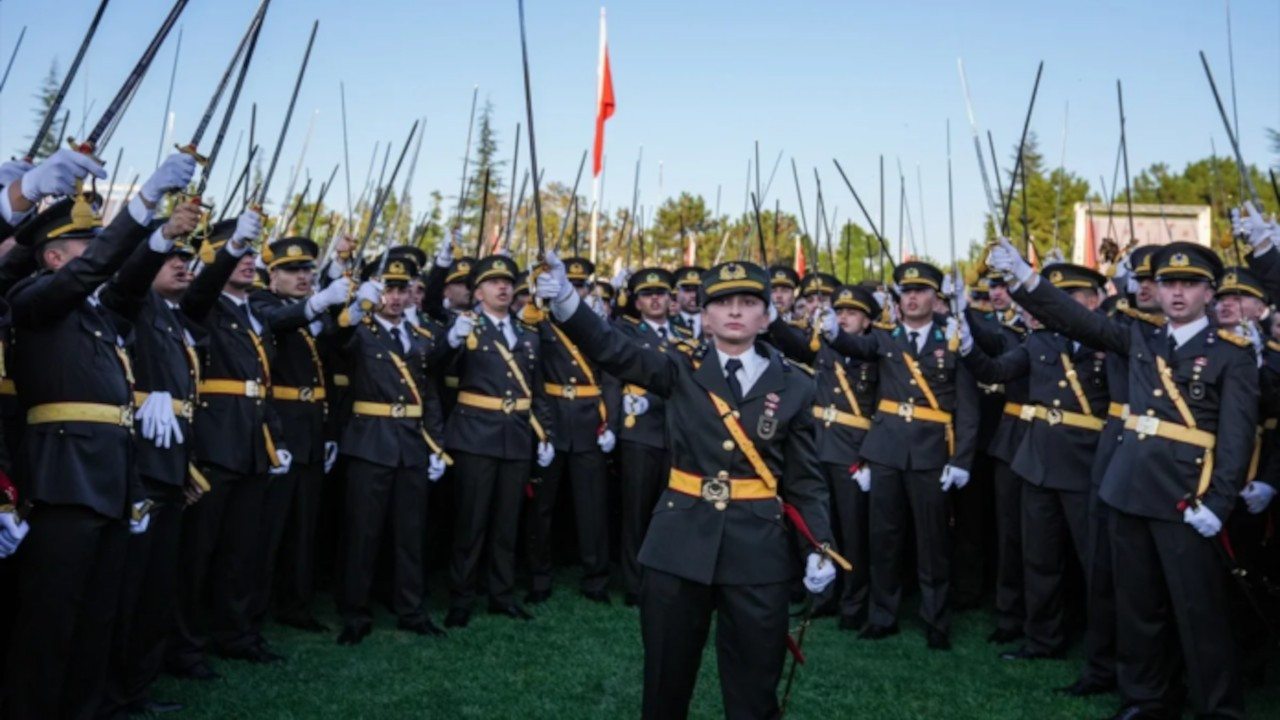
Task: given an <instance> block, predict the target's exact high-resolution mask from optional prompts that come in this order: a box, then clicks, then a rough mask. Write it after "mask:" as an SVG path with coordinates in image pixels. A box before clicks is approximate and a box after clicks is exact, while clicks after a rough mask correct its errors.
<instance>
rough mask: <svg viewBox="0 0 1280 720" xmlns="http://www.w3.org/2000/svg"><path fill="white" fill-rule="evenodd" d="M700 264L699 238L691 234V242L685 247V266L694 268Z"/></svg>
mask: <svg viewBox="0 0 1280 720" xmlns="http://www.w3.org/2000/svg"><path fill="white" fill-rule="evenodd" d="M697 264H698V238H697V237H696V236H695V235H694V234H693V233H689V242H688V243H687V244H686V245H685V247H684V266H685V267H693V266H695V265H697Z"/></svg>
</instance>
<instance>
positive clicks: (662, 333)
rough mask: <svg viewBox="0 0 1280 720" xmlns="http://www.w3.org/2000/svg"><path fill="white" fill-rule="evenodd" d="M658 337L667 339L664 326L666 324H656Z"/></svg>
mask: <svg viewBox="0 0 1280 720" xmlns="http://www.w3.org/2000/svg"><path fill="white" fill-rule="evenodd" d="M658 337H660V338H662V339H663V340H666V339H667V326H666V325H659V326H658Z"/></svg>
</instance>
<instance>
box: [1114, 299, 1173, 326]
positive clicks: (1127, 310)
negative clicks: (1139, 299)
mask: <svg viewBox="0 0 1280 720" xmlns="http://www.w3.org/2000/svg"><path fill="white" fill-rule="evenodd" d="M1116 310H1119V311H1120V312H1122V313H1124V314H1125V315H1128V316H1129V317H1131V318H1133V319H1134V320H1141V321H1142V322H1145V323H1148V324H1150V325H1155V326H1156V327H1164V325H1165V323H1166V322H1168V321H1167V320H1165V318H1164V316H1163V315H1153V314H1152V313H1148V312H1142V311H1141V310H1136V309H1134V308H1131V307H1129V306H1128V305H1126V306H1124V307H1120V305H1119V304H1117V305H1116Z"/></svg>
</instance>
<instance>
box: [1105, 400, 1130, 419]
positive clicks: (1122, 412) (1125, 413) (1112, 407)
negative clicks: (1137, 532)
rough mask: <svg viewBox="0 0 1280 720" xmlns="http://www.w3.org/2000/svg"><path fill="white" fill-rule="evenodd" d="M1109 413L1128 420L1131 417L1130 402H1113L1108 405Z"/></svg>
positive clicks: (1114, 416) (1116, 417)
mask: <svg viewBox="0 0 1280 720" xmlns="http://www.w3.org/2000/svg"><path fill="white" fill-rule="evenodd" d="M1107 415H1108V416H1109V417H1113V418H1115V419H1117V420H1126V419H1128V417H1129V403H1118V402H1113V403H1110V404H1109V405H1107Z"/></svg>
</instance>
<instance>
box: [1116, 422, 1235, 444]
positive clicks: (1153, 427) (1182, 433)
mask: <svg viewBox="0 0 1280 720" xmlns="http://www.w3.org/2000/svg"><path fill="white" fill-rule="evenodd" d="M1124 429H1125V430H1132V431H1134V432H1136V433H1138V439H1139V440H1145V439H1146V438H1147V437H1148V436H1154V437H1162V438H1164V439H1166V440H1174V441H1176V442H1180V443H1186V444H1187V445H1194V446H1196V447H1198V448H1204V449H1205V450H1212V449H1213V447H1214V445H1216V444H1217V438H1216V437H1214V435H1213V433H1211V432H1206V431H1204V430H1197V429H1196V428H1189V427H1187V426H1186V425H1179V424H1178V423H1176V422H1172V421H1170V420H1161V419H1160V418H1156V417H1151V416H1150V415H1130V416H1129V417H1128V418H1127V419H1126V420H1125V421H1124Z"/></svg>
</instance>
